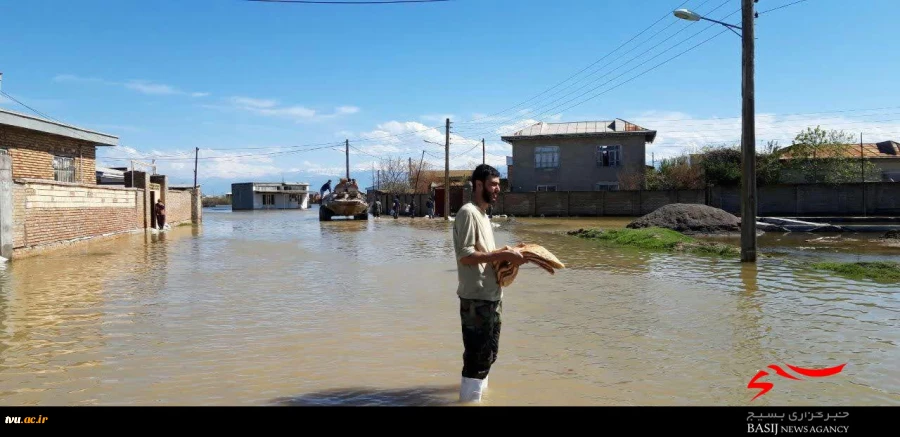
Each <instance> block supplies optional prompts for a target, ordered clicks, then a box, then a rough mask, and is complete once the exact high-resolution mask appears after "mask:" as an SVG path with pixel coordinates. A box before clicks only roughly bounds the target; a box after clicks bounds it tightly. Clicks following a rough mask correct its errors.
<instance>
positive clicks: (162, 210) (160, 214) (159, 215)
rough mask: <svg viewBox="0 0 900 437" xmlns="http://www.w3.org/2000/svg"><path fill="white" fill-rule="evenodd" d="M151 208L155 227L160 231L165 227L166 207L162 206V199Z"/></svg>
mask: <svg viewBox="0 0 900 437" xmlns="http://www.w3.org/2000/svg"><path fill="white" fill-rule="evenodd" d="M153 207H154V208H153V209H154V212H155V213H156V226H157V227H158V228H159V230H162V229H163V228H164V227H165V226H166V205H164V204H163V201H162V199H159V200H157V201H156V205H153Z"/></svg>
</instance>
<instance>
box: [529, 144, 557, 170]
mask: <svg viewBox="0 0 900 437" xmlns="http://www.w3.org/2000/svg"><path fill="white" fill-rule="evenodd" d="M556 167H559V146H542V147H535V148H534V168H556Z"/></svg>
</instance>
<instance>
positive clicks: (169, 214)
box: [166, 190, 191, 225]
mask: <svg viewBox="0 0 900 437" xmlns="http://www.w3.org/2000/svg"><path fill="white" fill-rule="evenodd" d="M190 221H191V192H190V191H187V190H167V191H166V223H168V224H172V225H174V224H176V223H183V222H190Z"/></svg>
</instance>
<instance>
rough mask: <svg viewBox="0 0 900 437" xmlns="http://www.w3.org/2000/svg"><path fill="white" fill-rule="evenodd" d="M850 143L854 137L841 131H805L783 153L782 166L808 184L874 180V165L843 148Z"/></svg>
mask: <svg viewBox="0 0 900 437" xmlns="http://www.w3.org/2000/svg"><path fill="white" fill-rule="evenodd" d="M854 143H855V138H854V136H853V135H851V134H848V133H845V132H843V131H836V130H830V131H826V130H824V129H822V128H820V127H819V126H816V128H815V129H811V128H806V130H805V131H803V132H800V133H799V134H797V136H796V137H795V138H794V141H793V144H792V145H791V146H790V148H789V149H788V150H786V155H785V157H786V158H787V159H785V163H786V164H785V166H786V168H787V169H789V170H790V171H792V172H793V173H795V174H796V175H798V176H799V177H801V178H802V179H803V180H804V181H805V182H809V183H826V184H840V183H849V182H862V178H863V174H864V175H865V179H866V180H873V179H874V180H878V172H877V170H876V168H875V165H874V164H872V163H871V162H868V161H864V160H862V159H861V157H860V156H859V154H855V153H854V150H853V149H852V148H848V147H847V146H848V145H850V144H854Z"/></svg>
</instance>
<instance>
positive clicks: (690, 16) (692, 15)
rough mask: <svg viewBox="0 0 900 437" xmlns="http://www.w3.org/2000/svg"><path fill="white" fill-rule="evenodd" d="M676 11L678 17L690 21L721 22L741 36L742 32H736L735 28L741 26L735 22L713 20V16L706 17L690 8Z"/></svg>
mask: <svg viewBox="0 0 900 437" xmlns="http://www.w3.org/2000/svg"><path fill="white" fill-rule="evenodd" d="M674 13H675V16H676V17H678V18H681V19H682V20H688V21H700V20H706V21H712V22H713V23H718V24H721V25H723V26H725V27H727V28H728V30H730V31H732V32H734V33H735V34H737V36H741V34H739V33H737V32H735V30H734V29H737V30H741V26H735V25H733V24H728V23H723V22H721V21H719V20H713V19H711V18H706V17H704V16H702V15H700V14H698V13H696V12H693V11H690V10H688V9H678V10H676V11H675V12H674Z"/></svg>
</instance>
